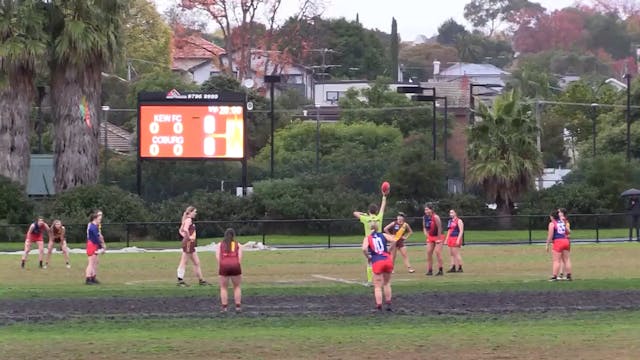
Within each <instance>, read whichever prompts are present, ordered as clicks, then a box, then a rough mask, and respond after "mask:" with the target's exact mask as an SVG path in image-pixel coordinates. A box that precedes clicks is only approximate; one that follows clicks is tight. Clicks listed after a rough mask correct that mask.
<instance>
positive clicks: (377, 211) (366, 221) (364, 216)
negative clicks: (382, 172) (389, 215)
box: [353, 181, 389, 284]
mask: <svg viewBox="0 0 640 360" xmlns="http://www.w3.org/2000/svg"><path fill="white" fill-rule="evenodd" d="M381 190H382V201H381V202H380V207H378V205H376V204H371V205H369V212H368V213H363V212H360V211H354V212H353V216H355V217H356V218H357V219H359V220H360V222H361V223H362V224H363V225H364V236H368V235H369V234H370V232H371V230H370V229H371V228H370V223H371V222H372V221H374V222H376V224H377V226H378V229H382V220H383V218H384V209H385V207H386V206H387V195H388V194H389V183H388V182H386V181H385V182H384V183H383V184H382V189H381ZM372 280H373V272H372V269H371V263H367V284H371V282H372Z"/></svg>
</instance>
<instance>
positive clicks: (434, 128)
mask: <svg viewBox="0 0 640 360" xmlns="http://www.w3.org/2000/svg"><path fill="white" fill-rule="evenodd" d="M437 116H438V113H437V112H436V88H433V121H432V122H431V141H432V142H433V144H431V146H432V147H433V161H436V159H437V158H438V156H437V154H436V142H437V139H438V134H437V133H436V132H437V131H438V128H437V124H436V118H437Z"/></svg>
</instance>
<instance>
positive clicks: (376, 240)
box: [372, 236, 384, 254]
mask: <svg viewBox="0 0 640 360" xmlns="http://www.w3.org/2000/svg"><path fill="white" fill-rule="evenodd" d="M372 240H373V241H372V242H373V250H374V251H375V252H376V254H382V253H383V252H384V243H383V242H382V239H381V238H380V237H378V236H373V239H372Z"/></svg>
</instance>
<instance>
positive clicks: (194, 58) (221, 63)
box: [171, 35, 313, 98]
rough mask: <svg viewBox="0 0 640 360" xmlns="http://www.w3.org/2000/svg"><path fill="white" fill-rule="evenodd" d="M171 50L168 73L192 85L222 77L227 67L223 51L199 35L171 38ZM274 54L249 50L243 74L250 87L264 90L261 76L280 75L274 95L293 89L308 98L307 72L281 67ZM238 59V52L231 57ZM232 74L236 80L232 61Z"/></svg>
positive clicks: (287, 65)
mask: <svg viewBox="0 0 640 360" xmlns="http://www.w3.org/2000/svg"><path fill="white" fill-rule="evenodd" d="M172 51H173V53H172V67H171V68H172V70H173V71H175V72H178V73H180V74H182V75H183V76H184V77H185V78H186V79H188V80H190V81H193V82H195V83H196V84H202V83H204V82H205V81H207V80H208V79H209V78H210V77H211V76H215V75H219V74H222V72H223V68H224V67H228V65H229V54H228V53H227V52H226V50H225V49H223V48H221V47H220V46H217V45H216V44H214V43H212V42H210V41H208V40H206V39H204V38H202V37H201V36H199V35H190V36H187V37H184V38H178V39H174V41H173V49H172ZM277 55H278V54H276V53H274V52H271V51H262V50H258V49H254V50H251V59H250V68H251V70H250V72H249V74H247V77H248V78H250V79H252V80H253V84H252V86H251V87H252V88H254V89H262V90H265V89H266V86H265V84H264V75H271V74H273V75H280V76H281V77H282V78H281V80H282V81H281V83H280V84H278V85H277V86H276V90H277V91H278V93H279V92H281V91H284V90H286V89H295V90H297V91H299V92H300V93H301V94H302V95H304V96H305V97H306V98H311V94H312V91H313V89H312V86H311V84H312V83H313V79H312V72H311V70H310V69H309V68H307V67H305V66H302V65H298V64H293V63H284V64H283V63H282V62H280V61H277V59H276V57H277ZM239 57H240V55H239V54H238V53H234V54H233V58H234V59H238V58H239ZM233 74H235V77H236V78H237V76H238V67H237V62H236V61H234V63H233ZM238 80H243V79H238ZM267 95H268V93H267Z"/></svg>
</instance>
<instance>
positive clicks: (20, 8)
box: [0, 0, 46, 185]
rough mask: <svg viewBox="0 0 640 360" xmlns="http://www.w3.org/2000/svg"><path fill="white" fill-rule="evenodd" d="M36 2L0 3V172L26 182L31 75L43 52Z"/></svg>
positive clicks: (43, 38) (11, 0)
mask: <svg viewBox="0 0 640 360" xmlns="http://www.w3.org/2000/svg"><path fill="white" fill-rule="evenodd" d="M45 11H46V10H45V9H44V8H43V6H42V4H41V3H40V2H39V1H34V0H29V1H14V0H5V1H2V2H0V175H2V176H6V177H8V178H9V179H11V180H13V181H16V182H18V183H20V184H21V185H26V184H27V175H28V170H29V159H30V154H31V147H30V145H29V132H30V125H31V121H30V115H31V106H32V104H33V100H34V97H35V95H36V87H35V78H36V71H37V68H38V66H39V65H42V62H41V59H42V58H43V57H44V55H45V53H46V45H45V42H46V35H45V32H44V29H45V22H46V20H45V19H46V12H45Z"/></svg>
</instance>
